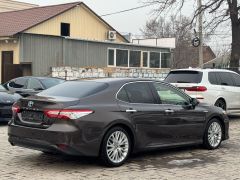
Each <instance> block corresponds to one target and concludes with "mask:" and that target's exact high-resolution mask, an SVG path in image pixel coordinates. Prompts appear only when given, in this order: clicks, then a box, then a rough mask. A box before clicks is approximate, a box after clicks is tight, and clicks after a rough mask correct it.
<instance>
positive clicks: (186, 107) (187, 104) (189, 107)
mask: <svg viewBox="0 0 240 180" xmlns="http://www.w3.org/2000/svg"><path fill="white" fill-rule="evenodd" d="M182 107H183V108H184V109H187V110H189V109H192V108H193V105H192V104H191V103H187V102H186V103H184V105H183V106H182Z"/></svg>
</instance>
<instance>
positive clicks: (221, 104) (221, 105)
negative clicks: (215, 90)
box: [214, 99, 227, 111]
mask: <svg viewBox="0 0 240 180" xmlns="http://www.w3.org/2000/svg"><path fill="white" fill-rule="evenodd" d="M214 106H217V107H220V108H222V109H223V110H225V111H226V109H227V106H226V103H225V101H224V100H222V99H218V100H217V101H216V103H215V104H214Z"/></svg>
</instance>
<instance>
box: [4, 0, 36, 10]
mask: <svg viewBox="0 0 240 180" xmlns="http://www.w3.org/2000/svg"><path fill="white" fill-rule="evenodd" d="M36 6H37V5H35V4H28V3H23V2H17V1H11V0H0V12H6V11H15V10H21V9H27V8H32V7H36Z"/></svg>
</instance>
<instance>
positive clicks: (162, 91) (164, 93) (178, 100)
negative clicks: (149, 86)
mask: <svg viewBox="0 0 240 180" xmlns="http://www.w3.org/2000/svg"><path fill="white" fill-rule="evenodd" d="M153 86H154V87H155V89H156V91H157V95H158V96H159V98H160V101H161V104H173V105H186V104H189V103H190V99H189V98H187V96H185V95H184V94H182V93H181V92H179V91H177V90H176V89H174V88H172V87H170V86H167V85H165V84H161V83H153Z"/></svg>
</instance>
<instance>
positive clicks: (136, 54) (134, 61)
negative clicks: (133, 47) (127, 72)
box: [129, 51, 141, 67]
mask: <svg viewBox="0 0 240 180" xmlns="http://www.w3.org/2000/svg"><path fill="white" fill-rule="evenodd" d="M129 66H130V67H140V66H141V51H130V58H129Z"/></svg>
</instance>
